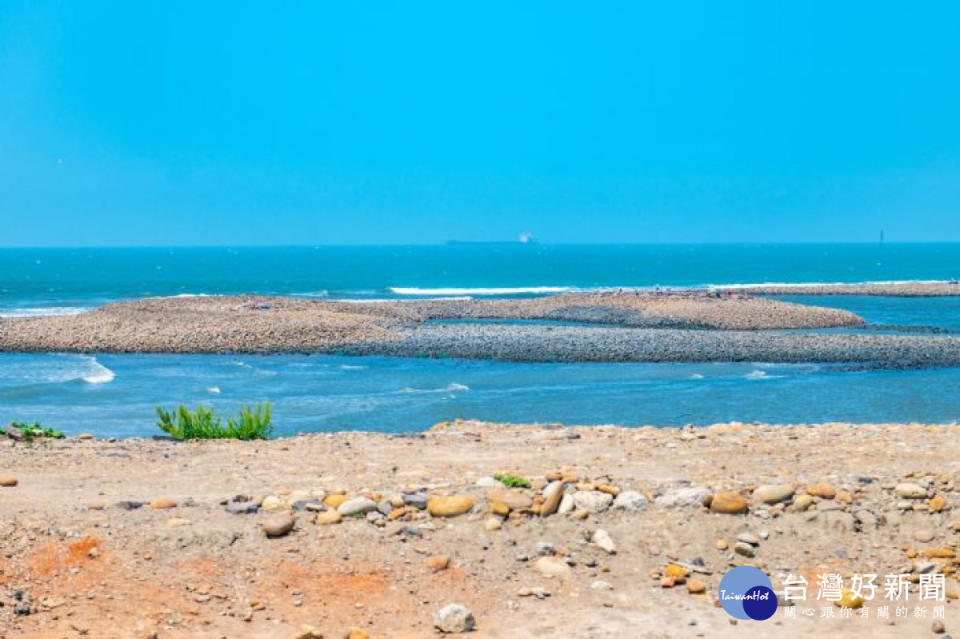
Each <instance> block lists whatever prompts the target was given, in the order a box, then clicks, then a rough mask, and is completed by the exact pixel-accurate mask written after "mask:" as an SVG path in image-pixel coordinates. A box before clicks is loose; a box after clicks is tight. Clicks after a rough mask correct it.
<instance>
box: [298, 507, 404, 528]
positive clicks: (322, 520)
mask: <svg viewBox="0 0 960 639" xmlns="http://www.w3.org/2000/svg"><path fill="white" fill-rule="evenodd" d="M394 512H396V511H394ZM313 521H314V522H315V523H316V524H317V525H319V526H326V525H329V524H339V523H340V522H341V521H343V515H342V514H341V513H340V511H339V510H325V511H323V512H322V513H317V516H316V517H315V518H314V520H313Z"/></svg>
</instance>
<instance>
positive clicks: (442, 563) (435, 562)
mask: <svg viewBox="0 0 960 639" xmlns="http://www.w3.org/2000/svg"><path fill="white" fill-rule="evenodd" d="M423 563H424V565H425V566H426V567H427V568H429V569H430V570H432V571H434V572H440V571H441V570H446V569H447V568H448V567H449V566H450V557H448V556H447V555H433V556H432V557H427V558H426V560H425V561H424V562H423Z"/></svg>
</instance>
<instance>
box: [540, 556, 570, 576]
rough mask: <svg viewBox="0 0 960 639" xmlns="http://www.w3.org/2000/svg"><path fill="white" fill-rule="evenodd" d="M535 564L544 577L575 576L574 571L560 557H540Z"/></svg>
mask: <svg viewBox="0 0 960 639" xmlns="http://www.w3.org/2000/svg"><path fill="white" fill-rule="evenodd" d="M534 566H535V567H536V569H537V570H538V571H539V572H540V574H541V575H543V576H544V577H556V578H558V579H569V578H570V577H572V576H573V571H572V570H570V566H568V565H567V562H566V561H564V560H563V559H561V558H560V557H540V559H537V561H536V563H535V564H534Z"/></svg>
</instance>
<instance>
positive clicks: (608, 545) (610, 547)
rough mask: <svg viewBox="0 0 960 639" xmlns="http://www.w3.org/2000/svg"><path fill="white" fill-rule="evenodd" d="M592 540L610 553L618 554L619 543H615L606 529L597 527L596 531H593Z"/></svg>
mask: <svg viewBox="0 0 960 639" xmlns="http://www.w3.org/2000/svg"><path fill="white" fill-rule="evenodd" d="M590 540H591V541H592V542H593V543H595V544H596V545H597V547H598V548H600V549H601V550H603V551H604V552H606V553H607V554H608V555H615V554H617V545H616V544H615V543H613V538H612V537H611V536H610V533H608V532H607V531H606V530H603V529H602V528H597V529H596V530H595V531H593V536H592V537H591V538H590Z"/></svg>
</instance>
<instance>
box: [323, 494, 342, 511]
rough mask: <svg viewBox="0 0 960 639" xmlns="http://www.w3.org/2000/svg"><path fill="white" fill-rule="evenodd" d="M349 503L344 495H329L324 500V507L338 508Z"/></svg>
mask: <svg viewBox="0 0 960 639" xmlns="http://www.w3.org/2000/svg"><path fill="white" fill-rule="evenodd" d="M345 501H347V496H346V495H344V494H342V493H336V494H333V495H327V496H326V497H324V499H323V505H324V506H326V507H327V508H337V507H339V506H340V504H342V503H343V502H345Z"/></svg>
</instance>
